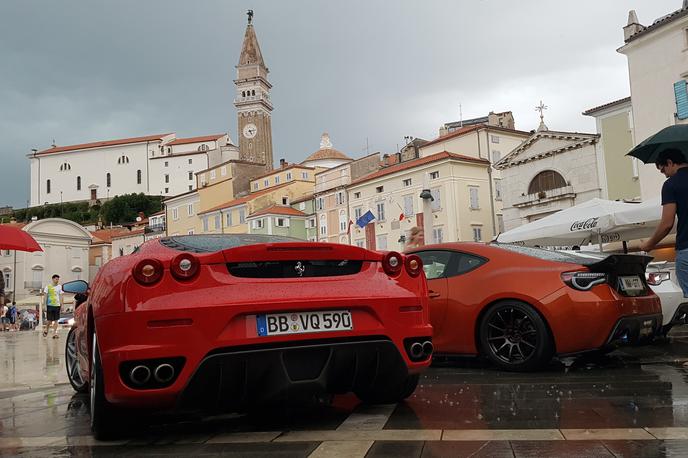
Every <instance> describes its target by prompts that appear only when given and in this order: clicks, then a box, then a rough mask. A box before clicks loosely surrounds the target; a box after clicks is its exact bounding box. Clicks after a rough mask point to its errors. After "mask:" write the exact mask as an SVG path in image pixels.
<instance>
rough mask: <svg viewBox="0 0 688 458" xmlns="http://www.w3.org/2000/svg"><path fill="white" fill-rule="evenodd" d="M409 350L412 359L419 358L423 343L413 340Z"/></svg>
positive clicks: (421, 353) (421, 354) (421, 355)
mask: <svg viewBox="0 0 688 458" xmlns="http://www.w3.org/2000/svg"><path fill="white" fill-rule="evenodd" d="M410 350H411V351H410V353H411V357H412V358H413V359H420V358H422V357H423V345H422V344H421V343H420V342H413V343H412V344H411V349H410Z"/></svg>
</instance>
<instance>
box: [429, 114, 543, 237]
mask: <svg viewBox="0 0 688 458" xmlns="http://www.w3.org/2000/svg"><path fill="white" fill-rule="evenodd" d="M506 114H508V116H506ZM492 115H494V113H492V114H491V116H492ZM500 115H502V117H498V118H497V119H496V120H495V121H496V122H498V121H499V120H500V119H501V120H502V121H503V124H507V125H510V126H513V116H511V112H506V113H501V114H500ZM495 116H496V115H495ZM477 119H478V120H481V119H483V118H477ZM469 121H471V120H469ZM445 126H447V125H445ZM449 126H450V127H451V125H449ZM530 135H531V134H530V133H529V132H524V131H520V130H514V129H510V128H506V127H501V126H499V125H489V124H481V123H476V124H472V125H468V126H464V127H459V128H456V129H453V130H452V131H451V132H450V133H448V134H446V135H442V136H440V137H438V138H436V139H434V140H432V141H430V142H428V143H426V144H424V145H423V146H421V147H420V155H421V157H426V156H429V155H432V154H437V153H439V152H441V151H449V152H450V153H456V154H462V155H464V156H469V157H474V158H478V159H484V160H487V161H489V162H490V164H492V167H490V168H489V169H488V174H489V194H490V196H491V198H490V200H489V202H491V203H490V206H491V209H490V211H491V212H492V214H493V215H494V216H493V217H492V222H491V223H490V225H491V227H490V231H491V232H492V233H500V232H503V231H504V216H503V214H504V212H503V202H502V201H503V198H504V189H503V188H504V187H503V185H502V174H501V172H500V171H499V170H497V169H495V168H494V164H496V163H497V162H499V160H500V159H501V158H502V157H504V156H505V155H506V154H507V153H508V152H510V151H512V150H513V149H515V148H517V147H518V146H519V145H520V144H521V143H522V142H523V141H524V140H526V139H527V138H529V137H530Z"/></svg>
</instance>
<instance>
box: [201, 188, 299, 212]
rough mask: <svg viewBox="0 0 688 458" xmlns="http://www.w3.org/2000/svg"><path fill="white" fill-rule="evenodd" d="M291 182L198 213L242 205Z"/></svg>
mask: <svg viewBox="0 0 688 458" xmlns="http://www.w3.org/2000/svg"><path fill="white" fill-rule="evenodd" d="M289 184H291V182H290V183H283V184H281V185H279V186H273V187H271V188H267V189H262V190H260V191H256V192H252V193H251V194H247V195H245V196H244V197H239V198H238V199H234V200H230V201H229V202H225V203H224V204H220V205H217V206H215V207H213V208H209V209H208V210H204V211H202V212H198V214H199V215H204V214H206V213H212V212H216V211H218V210H224V209H225V208H230V207H235V206H237V205H241V204H243V203H246V202H248V201H249V200H252V199H254V198H256V197H259V196H262V195H264V194H267V193H269V192H271V191H274V190H275V189H280V188H283V187H285V186H287V185H289Z"/></svg>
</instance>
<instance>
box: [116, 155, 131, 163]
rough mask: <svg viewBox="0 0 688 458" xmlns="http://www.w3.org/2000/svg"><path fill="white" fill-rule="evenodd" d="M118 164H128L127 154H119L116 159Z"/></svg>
mask: <svg viewBox="0 0 688 458" xmlns="http://www.w3.org/2000/svg"><path fill="white" fill-rule="evenodd" d="M117 163H118V164H128V163H129V158H128V157H127V156H120V158H119V159H117Z"/></svg>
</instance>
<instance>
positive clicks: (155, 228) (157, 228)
mask: <svg viewBox="0 0 688 458" xmlns="http://www.w3.org/2000/svg"><path fill="white" fill-rule="evenodd" d="M143 232H144V233H146V234H152V233H155V232H165V225H164V224H151V225H150V226H146V227H145V229H144V230H143Z"/></svg>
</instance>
